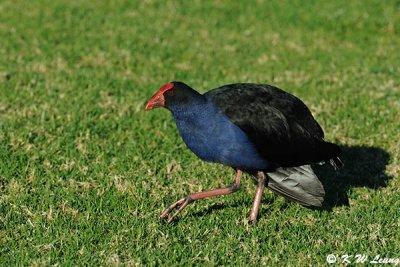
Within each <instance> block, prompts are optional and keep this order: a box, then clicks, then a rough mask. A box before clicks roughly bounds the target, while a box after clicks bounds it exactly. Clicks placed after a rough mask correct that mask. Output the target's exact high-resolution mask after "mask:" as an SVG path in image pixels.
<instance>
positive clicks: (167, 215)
mask: <svg viewBox="0 0 400 267" xmlns="http://www.w3.org/2000/svg"><path fill="white" fill-rule="evenodd" d="M241 175H242V171H241V170H237V171H236V176H235V181H234V183H233V184H232V185H231V186H228V187H225V188H218V189H214V190H210V191H204V192H198V193H194V194H190V195H188V196H187V197H185V198H182V199H180V200H178V201H176V202H175V203H173V204H172V205H171V206H169V207H168V208H166V209H165V210H164V211H163V213H161V216H160V217H161V218H164V219H167V221H168V222H169V223H170V222H172V221H173V220H174V218H175V217H176V215H178V213H179V212H181V211H182V210H183V209H184V208H185V207H186V206H187V205H188V204H190V203H192V202H193V201H195V200H198V199H203V198H208V197H215V196H222V195H228V194H231V193H234V192H236V191H237V190H238V189H239V187H240V176H241ZM173 210H176V212H175V213H174V214H172V215H171V212H172V211H173Z"/></svg>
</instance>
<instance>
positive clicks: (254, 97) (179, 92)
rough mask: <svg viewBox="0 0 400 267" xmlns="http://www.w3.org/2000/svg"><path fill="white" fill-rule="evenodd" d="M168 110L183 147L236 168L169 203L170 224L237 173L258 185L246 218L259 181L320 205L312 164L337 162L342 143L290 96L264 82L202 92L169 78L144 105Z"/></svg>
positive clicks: (256, 205) (253, 216) (253, 214)
mask: <svg viewBox="0 0 400 267" xmlns="http://www.w3.org/2000/svg"><path fill="white" fill-rule="evenodd" d="M158 107H164V108H166V109H168V110H169V111H170V112H171V113H172V117H173V119H174V120H175V122H176V126H177V128H178V131H179V133H180V136H181V137H182V139H183V142H184V143H185V144H186V146H187V147H188V148H189V149H190V150H191V151H192V152H193V153H194V154H195V155H196V156H197V157H198V158H200V159H201V160H204V161H206V162H212V163H219V164H222V165H225V166H228V167H231V168H233V169H234V170H235V176H234V181H233V183H232V185H230V186H227V187H224V188H218V189H214V190H210V191H203V192H198V193H191V194H189V195H187V196H186V197H183V198H181V199H179V200H178V201H176V202H174V203H173V204H171V205H170V206H168V207H167V208H166V209H165V210H163V212H162V213H161V216H160V217H161V218H162V219H165V220H167V222H169V223H170V222H172V221H173V220H174V219H175V218H176V216H177V215H178V214H179V213H180V212H181V211H182V210H183V209H184V208H185V207H187V206H188V205H189V204H190V203H192V202H194V201H197V200H199V199H204V198H209V197H215V196H222V195H228V194H231V193H234V192H236V191H238V190H239V188H240V180H241V176H242V174H243V173H247V174H250V175H251V177H252V178H253V179H254V181H255V182H256V184H257V188H256V192H255V195H254V200H253V206H252V208H251V210H250V215H249V217H248V222H249V223H250V224H254V223H255V222H256V221H257V217H258V212H259V209H260V203H261V200H262V195H263V193H264V190H265V187H267V188H269V189H270V190H272V191H273V192H275V193H277V194H279V195H282V196H283V197H285V198H287V199H289V200H292V201H295V202H298V203H300V204H301V205H303V206H306V207H321V206H322V204H323V201H324V197H325V189H324V187H323V185H322V183H321V181H320V180H319V178H318V177H317V176H316V174H315V173H314V171H313V170H312V168H311V164H313V163H329V164H331V165H332V166H333V167H334V168H335V169H339V168H340V167H342V166H343V162H342V161H341V160H340V158H339V156H340V154H341V148H340V146H338V145H336V144H334V143H331V142H328V141H326V140H325V139H324V131H323V130H322V127H321V126H320V125H319V124H318V122H317V121H316V120H315V119H314V117H313V115H312V114H311V111H310V109H309V108H308V107H307V106H306V105H305V104H304V102H303V101H302V100H300V99H299V98H297V97H296V96H294V95H292V94H290V93H288V92H286V91H284V90H282V89H279V88H278V87H275V86H272V85H268V84H256V83H233V84H228V85H223V86H220V87H218V88H215V89H212V90H210V91H208V92H206V93H204V94H201V93H199V92H198V91H196V90H195V89H193V88H191V87H190V86H189V85H187V84H185V83H183V82H179V81H173V82H168V83H166V84H164V85H163V86H161V88H160V89H159V90H158V91H157V92H155V93H154V95H153V96H152V97H151V98H150V99H149V100H148V101H147V103H146V106H145V110H151V109H154V108H158Z"/></svg>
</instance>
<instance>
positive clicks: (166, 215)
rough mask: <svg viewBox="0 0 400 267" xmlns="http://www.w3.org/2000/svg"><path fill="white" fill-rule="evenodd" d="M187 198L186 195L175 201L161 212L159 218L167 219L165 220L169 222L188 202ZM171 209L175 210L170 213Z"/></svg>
mask: <svg viewBox="0 0 400 267" xmlns="http://www.w3.org/2000/svg"><path fill="white" fill-rule="evenodd" d="M189 200H190V199H189V198H188V197H186V198H182V199H180V200H178V201H176V202H175V203H173V204H172V205H171V206H169V207H168V208H166V209H165V210H164V211H163V212H162V213H161V215H160V218H162V219H167V222H168V223H171V222H172V221H173V220H174V218H175V217H176V215H178V213H179V212H181V211H182V210H183V209H184V208H185V207H186V206H187V205H188V204H189V203H190V201H189ZM173 210H176V212H175V213H174V214H172V215H171V212H172V211H173Z"/></svg>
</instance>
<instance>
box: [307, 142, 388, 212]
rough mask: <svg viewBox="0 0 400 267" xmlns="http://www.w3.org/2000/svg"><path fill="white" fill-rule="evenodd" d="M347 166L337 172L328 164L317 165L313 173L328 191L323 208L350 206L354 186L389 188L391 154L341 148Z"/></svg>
mask: <svg viewBox="0 0 400 267" xmlns="http://www.w3.org/2000/svg"><path fill="white" fill-rule="evenodd" d="M341 148H342V155H341V156H340V158H341V160H342V161H343V163H344V166H343V167H342V168H341V169H340V170H338V171H335V170H334V169H333V168H331V167H330V166H327V164H325V165H323V166H320V165H314V166H312V167H313V170H314V172H315V173H316V175H317V176H318V178H319V179H320V180H321V182H322V184H323V186H324V189H325V201H324V203H323V207H322V209H325V210H331V209H332V208H333V207H337V206H343V205H349V197H348V193H349V191H350V190H351V189H352V188H355V187H367V188H371V189H378V188H381V187H386V186H387V184H388V182H389V180H390V179H391V178H392V177H391V176H389V175H387V174H386V173H385V170H386V165H387V164H388V163H389V160H390V155H389V153H388V152H386V151H385V150H383V149H382V148H379V147H368V146H341Z"/></svg>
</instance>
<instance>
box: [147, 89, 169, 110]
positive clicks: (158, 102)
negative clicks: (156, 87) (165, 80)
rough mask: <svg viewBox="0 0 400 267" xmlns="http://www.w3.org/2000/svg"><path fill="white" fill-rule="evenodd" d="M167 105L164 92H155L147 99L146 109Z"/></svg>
mask: <svg viewBox="0 0 400 267" xmlns="http://www.w3.org/2000/svg"><path fill="white" fill-rule="evenodd" d="M164 105H165V99H164V95H163V94H162V92H161V93H160V92H157V93H155V94H154V95H153V96H152V97H151V98H150V99H149V101H147V104H146V108H145V110H150V109H153V108H158V107H163V106H164Z"/></svg>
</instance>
